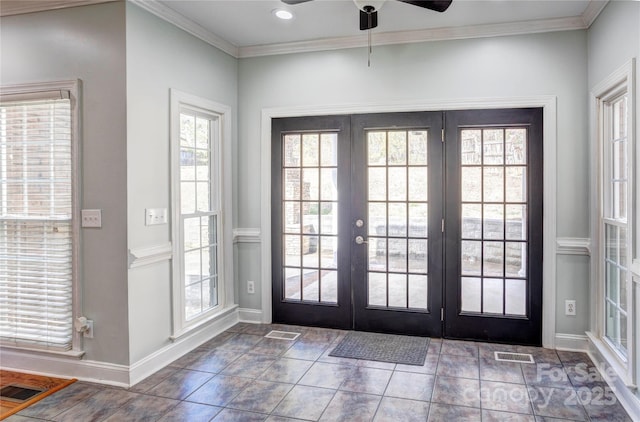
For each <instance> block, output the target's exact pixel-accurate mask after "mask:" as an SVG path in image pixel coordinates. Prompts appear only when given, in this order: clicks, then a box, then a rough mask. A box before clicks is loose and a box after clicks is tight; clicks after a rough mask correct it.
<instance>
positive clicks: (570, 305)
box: [564, 300, 576, 316]
mask: <svg viewBox="0 0 640 422" xmlns="http://www.w3.org/2000/svg"><path fill="white" fill-rule="evenodd" d="M564 314H565V315H574V316H575V314H576V301H575V300H565V301H564Z"/></svg>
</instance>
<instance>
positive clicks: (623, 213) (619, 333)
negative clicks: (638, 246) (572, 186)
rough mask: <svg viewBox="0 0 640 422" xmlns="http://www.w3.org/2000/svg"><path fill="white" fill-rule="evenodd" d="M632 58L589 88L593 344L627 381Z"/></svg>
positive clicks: (630, 370) (629, 371) (630, 311)
mask: <svg viewBox="0 0 640 422" xmlns="http://www.w3.org/2000/svg"><path fill="white" fill-rule="evenodd" d="M633 68H634V63H633V61H630V62H628V63H627V64H625V65H624V66H622V67H621V68H620V69H618V70H617V71H616V72H614V73H613V74H611V75H610V76H609V77H608V78H607V79H605V80H604V81H603V82H601V83H600V84H598V86H596V87H595V88H594V89H593V91H592V98H593V105H594V108H593V117H594V118H595V119H596V121H597V126H594V128H596V129H597V130H596V132H595V135H596V136H595V137H594V139H595V141H596V143H595V145H596V146H597V150H596V151H597V159H598V161H597V164H596V163H594V164H595V166H596V167H595V168H597V179H598V192H597V195H595V197H596V198H597V201H598V204H597V205H598V214H597V218H595V219H594V221H593V223H594V227H593V229H594V237H595V238H596V241H597V244H598V245H599V248H598V252H597V256H596V257H594V259H595V263H594V267H597V274H598V280H597V293H596V295H595V303H594V307H595V309H596V310H597V318H596V326H595V329H596V333H597V337H596V338H595V339H594V345H595V346H596V347H597V349H598V350H599V352H600V353H602V354H603V356H605V358H606V360H607V362H608V363H609V364H610V365H611V366H612V367H613V368H614V369H615V371H616V373H617V375H618V376H620V377H622V378H623V379H625V380H626V382H631V380H632V376H633V375H632V373H633V371H634V369H633V367H632V365H631V364H630V361H631V359H630V357H631V356H633V355H634V350H633V347H634V341H633V319H634V318H633V315H634V310H633V303H634V301H633V295H632V289H631V286H632V263H633V261H634V260H633V253H632V252H633V251H632V244H633V237H634V236H633V233H634V227H635V219H634V215H633V204H634V202H635V199H634V196H635V194H634V189H635V188H634V183H633V168H634V164H633V162H634V157H633V150H634V146H633V131H632V130H631V128H632V127H633V120H632V119H633V103H634V102H633V95H631V92H632V87H633V76H634V71H633Z"/></svg>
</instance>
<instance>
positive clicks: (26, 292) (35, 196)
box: [0, 94, 74, 350]
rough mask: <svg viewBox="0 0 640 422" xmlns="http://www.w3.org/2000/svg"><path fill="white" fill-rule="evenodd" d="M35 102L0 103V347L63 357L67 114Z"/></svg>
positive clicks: (60, 103)
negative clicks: (40, 350)
mask: <svg viewBox="0 0 640 422" xmlns="http://www.w3.org/2000/svg"><path fill="white" fill-rule="evenodd" d="M43 97H44V99H40V100H34V99H33V98H32V97H31V96H26V97H25V96H23V97H22V98H20V99H19V100H14V101H4V100H5V98H3V99H2V100H3V102H0V339H1V340H2V342H3V343H4V344H7V343H9V344H13V345H16V346H25V347H36V348H44V349H52V350H70V349H71V347H72V339H73V330H72V329H73V318H72V306H73V242H74V239H73V225H72V222H73V221H72V217H73V186H72V181H73V157H72V139H71V138H72V130H71V128H72V119H71V109H72V108H71V103H70V100H69V99H68V95H66V97H67V98H61V97H65V96H64V95H62V96H60V95H58V96H57V98H52V97H53V96H51V95H46V94H45V95H43Z"/></svg>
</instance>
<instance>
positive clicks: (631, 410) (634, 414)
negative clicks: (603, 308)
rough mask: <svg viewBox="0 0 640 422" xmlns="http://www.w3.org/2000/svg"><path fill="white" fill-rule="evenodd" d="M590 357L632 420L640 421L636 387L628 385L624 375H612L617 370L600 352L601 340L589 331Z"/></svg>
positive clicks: (639, 402) (639, 406)
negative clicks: (599, 343)
mask: <svg viewBox="0 0 640 422" xmlns="http://www.w3.org/2000/svg"><path fill="white" fill-rule="evenodd" d="M588 339H589V357H590V358H591V360H592V361H593V363H595V364H596V367H597V368H598V370H599V371H600V373H601V375H602V377H603V378H604V380H605V381H606V382H607V384H609V387H611V389H612V390H613V391H614V393H615V394H616V397H617V398H618V401H619V402H620V404H621V405H622V407H624V409H625V410H626V411H627V413H628V414H629V417H630V418H631V420H632V421H640V399H639V398H638V396H636V395H635V393H634V390H636V387H634V386H628V385H627V384H626V383H625V381H624V379H623V377H620V376H611V375H610V374H614V373H615V372H616V371H615V369H614V367H613V366H612V365H610V364H609V362H608V361H607V359H605V357H604V354H602V353H601V352H600V350H602V349H601V347H602V346H601V345H598V344H596V343H598V342H599V340H598V339H597V338H596V337H595V336H594V335H592V334H590V333H589V336H588Z"/></svg>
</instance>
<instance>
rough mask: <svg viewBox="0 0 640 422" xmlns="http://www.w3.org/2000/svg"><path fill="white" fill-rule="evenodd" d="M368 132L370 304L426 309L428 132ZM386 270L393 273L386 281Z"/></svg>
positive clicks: (387, 276) (368, 263) (390, 273)
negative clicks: (382, 276)
mask: <svg viewBox="0 0 640 422" xmlns="http://www.w3.org/2000/svg"><path fill="white" fill-rule="evenodd" d="M366 136H367V155H368V158H367V163H368V168H367V174H368V187H367V193H368V197H367V201H368V202H367V209H368V219H369V220H368V226H369V227H368V236H369V237H368V247H367V251H368V258H367V267H368V271H369V273H368V274H369V277H368V283H369V286H368V289H369V290H368V291H369V304H370V305H373V306H389V307H394V308H405V309H406V308H412V309H426V304H427V302H428V300H427V297H426V293H427V290H426V289H427V286H426V280H427V270H428V266H427V262H428V252H427V242H428V239H427V236H428V219H427V216H428V203H427V201H428V166H427V154H428V152H427V137H428V133H427V131H424V130H411V131H406V130H389V131H371V132H367V134H366ZM384 271H389V274H388V275H385V277H384V282H383V279H382V278H381V276H380V274H381V272H384ZM409 273H411V274H409ZM414 276H415V277H416V278H415V279H414V278H412V277H414ZM412 283H414V284H415V285H414V284H412ZM422 284H424V285H422ZM383 287H384V296H383V295H382V291H383ZM414 292H415V293H416V294H418V295H419V296H418V297H416V298H415V299H414V298H412V295H413V293H414Z"/></svg>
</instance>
